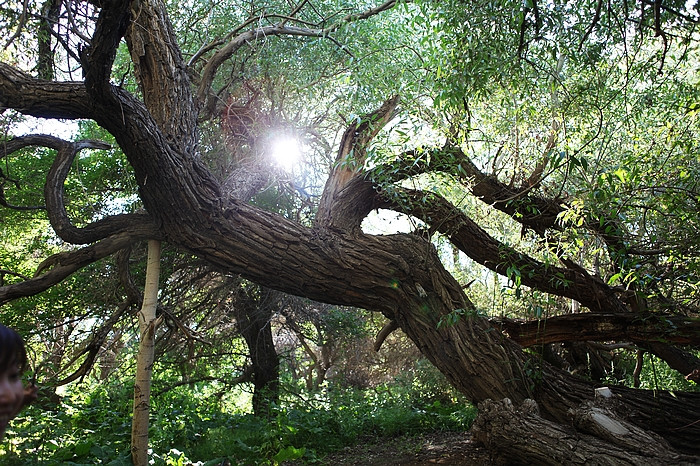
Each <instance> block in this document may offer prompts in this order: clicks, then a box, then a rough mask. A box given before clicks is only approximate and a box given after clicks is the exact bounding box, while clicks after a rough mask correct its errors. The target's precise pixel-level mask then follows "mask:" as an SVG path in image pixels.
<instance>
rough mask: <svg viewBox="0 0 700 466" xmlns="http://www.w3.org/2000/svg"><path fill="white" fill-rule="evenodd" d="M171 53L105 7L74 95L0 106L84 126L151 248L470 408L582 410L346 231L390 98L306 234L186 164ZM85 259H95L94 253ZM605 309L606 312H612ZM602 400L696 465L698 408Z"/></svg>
mask: <svg viewBox="0 0 700 466" xmlns="http://www.w3.org/2000/svg"><path fill="white" fill-rule="evenodd" d="M390 3H392V2H387V3H386V4H385V5H387V4H390ZM282 29H284V28H281V29H279V31H282ZM270 32H274V31H273V30H270ZM278 33H279V34H282V33H284V32H283V31H282V32H278ZM122 37H126V41H127V44H128V45H129V48H130V51H131V54H132V57H133V62H134V66H135V71H136V75H137V76H138V78H139V82H140V85H141V88H142V89H141V92H142V94H143V96H144V101H140V100H138V99H137V98H136V97H135V96H133V95H131V94H129V93H128V92H127V91H126V90H124V89H122V88H120V87H118V86H114V85H112V84H110V81H109V77H110V71H111V66H112V63H113V60H114V56H115V51H116V47H117V46H118V44H119V42H120V40H121V38H122ZM175 44H177V40H176V38H175V37H174V34H173V31H172V28H171V26H170V22H169V20H168V17H167V13H166V10H165V6H164V4H163V3H162V2H161V1H159V0H140V1H134V2H130V1H128V0H112V1H109V2H104V3H103V8H102V9H101V10H100V12H99V18H98V21H97V24H96V27H95V29H94V34H93V38H92V41H91V43H90V45H89V47H87V48H85V49H84V50H83V52H82V56H81V58H82V65H83V70H84V72H85V80H84V82H64V83H49V82H46V81H41V80H36V79H34V78H32V77H31V76H29V75H27V74H25V73H23V72H21V71H19V70H17V69H16V68H14V67H12V66H9V65H7V64H0V104H1V105H3V106H6V107H11V108H14V109H16V110H18V111H20V112H23V113H25V114H30V115H35V116H42V117H55V118H91V119H93V120H95V121H96V122H97V123H98V124H100V125H101V126H103V127H104V128H105V129H107V130H108V131H109V132H110V133H111V134H113V135H114V136H115V138H116V140H117V142H118V144H119V145H120V147H121V148H122V150H123V151H124V153H125V154H126V157H127V158H128V160H129V162H130V164H131V166H132V167H133V169H134V173H135V176H136V181H137V183H138V185H139V193H140V197H141V199H142V200H143V203H144V206H145V207H146V210H147V211H148V214H149V216H150V217H149V222H148V223H145V222H143V223H140V224H139V225H140V227H141V228H142V230H140V231H139V232H140V233H141V234H143V232H144V229H145V228H146V225H148V227H149V228H151V230H149V231H151V234H152V235H153V237H156V236H161V237H162V238H163V239H164V240H165V241H168V242H170V243H172V244H174V245H176V246H178V247H180V248H182V249H184V250H187V251H190V252H192V253H194V254H196V255H197V256H199V257H201V258H203V259H205V260H207V261H208V262H209V263H210V264H212V265H213V266H215V267H217V268H220V269H222V270H226V271H229V272H232V273H238V274H241V275H242V276H244V277H246V278H248V279H250V280H252V281H254V282H257V283H259V284H261V285H265V286H269V287H271V288H274V289H277V290H281V291H285V292H288V293H292V294H298V295H303V296H306V297H308V298H312V299H315V300H318V301H324V302H329V303H333V304H342V305H349V306H356V307H362V308H366V309H371V310H376V311H380V312H382V313H383V314H384V315H385V316H386V317H387V318H388V319H390V320H391V321H393V322H395V324H396V325H398V326H399V327H400V328H401V329H402V330H403V331H404V332H405V333H406V335H408V336H409V338H411V339H412V340H413V341H414V342H415V343H416V345H417V346H418V348H419V349H420V350H421V352H422V353H423V354H424V355H425V356H426V357H427V358H428V359H429V360H430V361H431V362H432V363H433V364H435V365H436V366H437V367H438V368H439V369H440V370H441V371H442V372H443V373H444V374H445V375H446V376H447V378H448V380H449V381H450V382H451V383H452V384H454V385H455V386H456V387H457V388H458V389H459V390H460V391H462V392H463V393H464V394H465V395H466V396H467V397H468V398H470V399H471V400H473V401H475V402H481V401H484V400H487V399H498V400H500V399H504V398H508V399H510V400H511V401H512V403H514V404H516V405H520V404H521V403H523V402H524V401H525V400H526V399H529V398H532V399H534V400H536V402H537V404H538V405H539V408H540V410H541V413H542V417H544V418H546V419H548V420H550V421H555V422H568V411H569V409H572V408H577V407H579V406H580V405H581V403H583V402H585V401H587V400H590V399H592V398H593V393H594V392H593V386H592V384H590V383H587V382H585V381H582V380H579V379H576V378H574V377H573V376H571V375H569V374H567V373H564V372H562V371H558V370H555V369H554V368H552V367H551V366H549V365H547V364H546V363H544V362H541V361H539V360H538V359H537V358H534V357H532V356H530V355H528V354H527V353H525V352H523V350H522V348H521V347H520V346H519V345H517V344H516V343H515V342H513V341H512V340H509V339H508V338H506V337H505V336H504V335H502V334H501V333H500V332H499V331H497V330H496V329H495V328H494V327H493V326H492V325H491V324H490V323H489V322H488V321H487V320H486V319H484V318H482V317H480V316H479V315H478V314H477V313H476V310H475V308H474V306H473V304H472V303H471V302H470V301H469V299H468V298H467V296H466V295H465V292H464V290H463V288H462V287H461V285H460V284H459V283H458V282H457V281H456V280H455V279H454V278H453V277H452V276H451V275H450V274H449V273H448V272H447V271H446V270H445V268H444V267H443V265H442V264H441V262H440V260H439V257H438V255H437V252H436V250H435V248H434V247H433V246H432V244H431V243H430V242H429V241H428V240H427V239H425V238H423V237H421V236H420V235H413V234H397V235H387V236H372V235H367V234H364V233H363V232H362V231H361V229H360V228H359V226H360V223H361V221H362V219H363V218H364V217H365V216H366V215H367V214H368V213H369V212H370V211H371V210H372V209H373V208H377V207H380V206H382V205H384V204H386V203H387V201H386V200H383V199H380V198H379V196H378V195H377V193H376V191H375V190H374V187H373V185H372V183H371V181H369V180H368V179H367V177H366V176H365V173H363V172H362V171H361V169H360V168H361V167H362V162H363V159H362V156H363V153H364V152H363V151H364V150H365V146H366V144H367V143H368V142H369V141H370V140H371V139H372V137H373V136H374V135H375V134H376V132H377V131H379V129H380V128H381V126H382V125H383V123H384V122H386V121H388V120H389V119H390V117H391V115H392V113H393V112H394V109H395V106H396V104H397V99H396V98H394V99H390V100H389V101H387V103H386V104H385V105H384V106H382V107H381V108H380V109H379V110H378V111H377V112H375V113H374V114H372V115H369V116H368V117H367V118H364V119H363V123H360V124H353V125H351V127H350V128H348V130H347V131H346V133H345V136H344V137H343V139H342V141H343V144H342V145H341V150H340V152H339V154H338V160H339V161H343V160H348V158H349V155H350V154H351V153H352V154H353V156H354V157H355V161H356V163H355V164H345V165H341V164H338V165H337V166H336V168H335V169H334V171H333V173H332V175H331V178H330V179H329V180H328V183H327V185H326V190H325V191H324V195H323V199H322V200H321V203H320V209H319V213H318V218H317V220H316V223H315V224H314V226H313V227H311V228H309V227H305V226H302V225H300V224H298V223H295V222H293V221H290V220H288V219H285V218H283V217H281V216H279V215H276V214H273V213H270V212H266V211H263V210H262V209H259V208H256V207H254V206H251V205H249V204H247V203H246V202H244V201H243V200H241V199H238V198H230V197H226V196H224V195H223V192H224V191H223V190H222V188H221V186H220V185H219V183H218V182H217V180H216V179H215V177H214V176H213V175H212V174H211V173H210V172H209V171H208V170H207V168H206V167H205V166H204V164H203V162H202V161H201V158H200V157H199V154H198V152H197V151H198V148H197V144H196V141H197V132H196V121H197V117H198V115H199V113H198V112H199V110H200V109H201V108H204V107H205V103H206V102H202V101H201V100H199V101H198V100H197V99H195V98H194V97H193V96H192V92H191V83H190V81H189V77H188V75H187V67H186V65H185V63H184V62H183V61H182V57H181V56H180V53H179V51H178V50H177V47H176V45H175ZM221 50H224V48H222V49H221ZM226 53H228V52H226ZM231 53H233V52H231ZM218 58H222V57H218ZM225 58H226V57H223V59H225ZM222 62H223V60H222ZM212 66H214V65H212ZM215 71H216V70H215V69H214V70H209V71H208V72H215ZM205 83H206V80H204V81H202V84H200V85H206V84H205ZM197 95H200V96H205V97H206V96H209V95H210V92H209V90H208V89H204V90H201V89H200V92H198V93H197ZM430 209H433V210H432V211H430ZM423 212H424V213H430V212H432V213H430V215H429V216H430V217H431V218H432V219H437V222H438V224H437V225H436V228H438V227H439V226H442V225H445V224H448V223H449V222H446V221H443V220H449V219H451V218H453V217H451V216H448V217H443V216H441V215H442V214H441V211H440V210H439V209H438V206H436V205H431V204H430V203H427V204H425V205H424V207H423ZM451 212H452V211H449V212H448V213H450V215H451ZM130 218H131V217H130ZM126 220H127V219H121V220H115V221H114V222H113V223H114V225H113V226H115V228H116V226H117V225H122V226H123V225H125V223H124V222H126ZM449 225H450V226H451V227H457V226H459V225H455V224H449ZM124 231H131V229H129V228H126V227H125V229H124ZM460 231H461V230H459V228H457V229H456V230H451V231H450V234H449V235H448V236H449V237H450V238H451V239H452V240H453V241H454V242H455V244H457V245H458V246H459V247H460V248H461V249H463V250H465V249H467V250H470V249H473V247H474V245H473V244H461V243H459V241H460V240H463V239H464V238H463V237H460V236H459V233H460ZM58 233H59V235H61V232H58ZM121 234H125V233H121ZM119 238H120V236H119V235H112V234H111V233H110V232H105V231H100V234H96V235H95V236H93V237H91V240H90V243H92V244H90V245H89V246H86V247H85V248H84V249H83V250H79V251H78V253H81V252H82V254H83V255H84V254H86V253H90V254H92V255H91V256H90V257H91V258H92V260H96V259H95V258H96V257H97V256H99V255H100V254H103V255H102V257H104V254H107V252H105V251H111V252H114V251H115V249H113V248H114V247H115V246H114V242H115V241H117V240H118V239H119ZM487 242H488V241H487ZM122 247H123V246H122ZM87 248H93V249H99V248H102V249H100V251H102V252H100V253H99V254H98V253H97V252H96V251H93V250H90V251H88V250H87ZM91 251H92V252H91ZM495 254H496V255H495V256H491V257H490V258H487V259H486V262H489V263H491V261H494V263H500V262H501V259H500V258H501V255H500V254H501V251H499V250H498V248H496V252H495ZM76 255H77V253H76V254H68V255H67V256H64V257H63V258H62V259H63V260H69V259H72V258H74V257H76ZM62 263H63V262H61V263H60V264H55V268H59V269H60V267H62ZM535 265H536V264H535ZM494 267H496V265H494ZM52 270H53V269H49V270H48V271H47V272H46V273H45V274H44V275H42V276H41V277H45V279H44V280H43V281H39V280H35V279H33V280H28V281H27V282H26V283H24V284H23V286H24V288H22V291H21V293H24V294H25V295H26V294H31V293H36V292H39V291H41V290H42V289H46V288H47V287H48V286H51V284H53V283H56V282H57V280H59V279H61V277H65V276H66V275H65V274H64V275H59V276H49V277H47V275H48V274H50V273H51V271H52ZM566 272H567V273H570V274H573V276H574V278H576V280H577V281H575V282H574V284H575V286H573V287H571V288H570V289H571V290H573V292H574V293H576V294H577V295H578V294H585V295H587V296H589V297H590V300H591V302H592V303H596V302H598V301H599V300H600V299H604V300H608V299H609V298H610V296H609V293H612V291H611V290H609V289H607V288H604V287H601V286H600V284H598V283H594V281H592V280H591V279H590V277H587V276H586V274H585V273H583V272H582V271H580V270H577V269H569V270H566ZM16 290H17V287H14V286H8V287H3V288H1V289H0V301H3V300H7V299H10V298H8V296H9V297H11V296H19V295H18V294H17V293H18V292H17V291H16ZM552 292H554V293H555V294H561V293H562V290H561V289H555V290H552ZM13 293H14V294H13ZM609 302H610V303H611V304H612V305H616V301H614V300H612V301H609ZM452 313H458V314H459V315H461V316H462V317H461V318H460V319H457V321H456V323H455V324H454V325H438V322H439V321H440V320H441V319H442V318H443V317H445V316H447V315H449V314H452ZM613 393H615V394H616V395H618V396H619V402H620V405H621V407H622V410H623V411H624V410H626V411H627V412H628V413H630V414H631V416H630V422H632V423H634V424H635V425H637V426H638V427H641V428H642V429H644V430H652V431H655V432H657V433H659V434H660V435H662V436H663V437H664V438H666V439H667V440H668V441H669V442H670V443H671V444H672V445H674V446H675V447H676V448H679V449H683V450H686V451H695V452H696V453H697V452H698V445H697V438H699V437H700V424H699V423H697V422H696V421H697V419H698V418H700V415H699V414H698V406H700V396H698V395H693V394H683V393H676V394H675V395H674V396H671V395H669V394H668V393H652V392H645V391H634V390H628V389H622V388H619V389H614V390H613ZM689 407H690V408H691V409H689Z"/></svg>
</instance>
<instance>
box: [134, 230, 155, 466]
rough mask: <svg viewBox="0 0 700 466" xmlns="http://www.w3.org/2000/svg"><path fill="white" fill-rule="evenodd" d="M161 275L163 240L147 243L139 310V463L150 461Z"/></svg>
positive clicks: (136, 424)
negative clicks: (150, 417)
mask: <svg viewBox="0 0 700 466" xmlns="http://www.w3.org/2000/svg"><path fill="white" fill-rule="evenodd" d="M159 275H160V241H156V240H151V241H149V242H148V265H147V266H146V286H145V289H144V293H143V306H142V307H141V312H140V313H139V332H140V334H141V339H140V342H139V351H138V356H137V360H136V382H135V384H134V418H133V421H132V424H131V459H132V461H133V462H134V464H135V465H136V466H142V465H147V464H148V415H149V411H150V399H151V375H152V372H153V361H154V359H155V351H154V349H155V327H156V324H157V322H156V307H157V305H158V277H159Z"/></svg>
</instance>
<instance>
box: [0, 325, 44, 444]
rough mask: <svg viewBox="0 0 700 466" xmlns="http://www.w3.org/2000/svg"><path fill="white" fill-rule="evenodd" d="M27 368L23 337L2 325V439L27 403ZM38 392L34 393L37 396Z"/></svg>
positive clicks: (0, 432) (0, 371)
mask: <svg viewBox="0 0 700 466" xmlns="http://www.w3.org/2000/svg"><path fill="white" fill-rule="evenodd" d="M26 367H27V351H26V350H25V349H24V342H23V341H22V337H20V336H19V334H17V332H15V331H14V330H12V329H10V328H7V327H5V326H4V325H1V324H0V439H2V437H3V435H4V434H5V429H7V425H8V424H9V422H10V421H11V420H12V419H14V417H15V416H16V415H17V413H18V412H19V411H20V409H22V406H24V405H25V404H26V403H27V402H28V399H27V396H26V395H27V394H26V393H25V389H24V386H23V385H22V373H23V372H24V370H25V369H26ZM35 394H36V392H35V391H34V395H32V396H35Z"/></svg>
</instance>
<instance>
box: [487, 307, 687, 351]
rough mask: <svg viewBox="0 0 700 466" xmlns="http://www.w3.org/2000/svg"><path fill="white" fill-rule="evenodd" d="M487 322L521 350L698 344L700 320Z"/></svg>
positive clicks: (614, 317)
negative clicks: (575, 344) (582, 344)
mask: <svg viewBox="0 0 700 466" xmlns="http://www.w3.org/2000/svg"><path fill="white" fill-rule="evenodd" d="M490 321H491V323H492V324H494V325H495V326H496V327H500V328H501V329H502V330H503V331H504V332H505V333H506V334H507V335H508V337H509V338H511V339H512V340H515V341H516V342H517V343H518V344H520V345H521V346H524V347H528V346H534V345H544V344H548V343H560V342H569V341H630V342H633V343H639V344H647V343H649V342H663V343H672V344H678V345H696V346H697V345H700V319H693V318H689V317H682V316H659V315H651V316H647V317H642V316H639V315H637V314H631V313H626V314H609V313H607V314H600V313H579V314H567V315H561V316H555V317H549V318H547V319H542V320H520V319H508V318H501V317H494V318H491V319H490Z"/></svg>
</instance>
